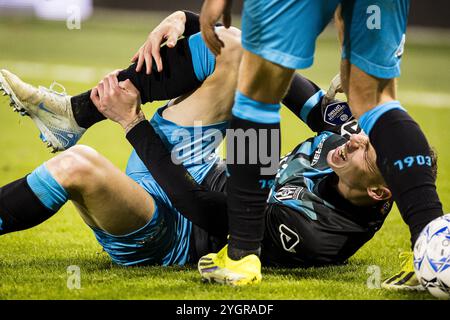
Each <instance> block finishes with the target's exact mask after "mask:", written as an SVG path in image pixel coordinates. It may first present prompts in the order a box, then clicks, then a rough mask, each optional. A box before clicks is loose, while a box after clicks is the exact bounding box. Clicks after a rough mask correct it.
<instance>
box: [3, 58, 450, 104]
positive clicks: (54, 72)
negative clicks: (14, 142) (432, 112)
mask: <svg viewBox="0 0 450 320" xmlns="http://www.w3.org/2000/svg"><path fill="white" fill-rule="evenodd" d="M0 68H2V69H3V68H4V69H8V70H10V71H12V72H14V73H16V74H17V75H19V76H20V77H24V78H28V79H37V80H42V79H48V80H49V84H50V82H52V81H57V82H64V81H71V82H76V83H83V84H89V83H96V82H98V81H99V80H100V79H102V78H103V77H104V76H105V75H106V74H108V73H109V72H111V71H112V70H115V69H117V68H113V67H111V68H95V67H84V66H77V65H69V64H49V63H39V62H27V61H12V60H0ZM40 85H46V84H43V83H40ZM322 87H323V88H327V87H328V84H327V85H322ZM399 100H400V101H401V102H402V103H403V104H404V105H405V107H406V108H408V105H414V106H424V107H429V108H450V93H446V92H429V91H412V90H401V89H400V90H399Z"/></svg>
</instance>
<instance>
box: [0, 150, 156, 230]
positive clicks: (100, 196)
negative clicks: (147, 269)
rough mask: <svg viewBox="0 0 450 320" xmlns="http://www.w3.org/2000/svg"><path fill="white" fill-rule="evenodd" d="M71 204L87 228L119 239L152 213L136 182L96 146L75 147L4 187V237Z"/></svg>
mask: <svg viewBox="0 0 450 320" xmlns="http://www.w3.org/2000/svg"><path fill="white" fill-rule="evenodd" d="M68 200H72V201H73V202H75V203H76V204H77V207H79V208H81V210H80V213H81V216H82V218H83V219H84V220H85V222H86V223H87V224H88V225H89V226H91V227H94V228H99V229H101V230H104V231H105V232H108V233H111V234H115V235H122V234H127V233H130V232H133V231H135V230H137V229H139V228H141V227H143V226H144V225H145V224H146V223H148V221H149V220H150V219H151V218H152V215H153V212H154V203H153V200H152V197H151V196H150V195H149V194H148V193H147V192H146V191H145V190H144V189H143V188H142V187H140V186H139V185H138V184H137V183H136V182H135V181H133V180H132V179H131V178H129V177H127V176H126V175H125V174H124V173H123V172H121V171H120V170H119V169H117V168H116V167H114V165H113V164H112V163H111V162H109V161H108V160H107V159H106V158H104V157H102V156H101V155H100V154H99V153H97V152H96V151H95V150H93V149H92V148H89V147H85V146H76V147H73V148H71V149H69V150H67V151H65V152H64V153H61V154H60V155H58V156H56V157H54V158H52V159H51V160H49V161H47V162H46V163H45V164H43V165H41V166H39V167H38V168H37V169H36V170H34V171H33V172H32V173H31V174H29V175H27V176H25V177H24V178H22V179H19V180H17V181H15V182H13V183H10V184H8V185H6V186H4V187H2V188H0V234H6V233H10V232H13V231H20V230H24V229H28V228H31V227H34V226H36V225H38V224H40V223H42V222H44V221H45V220H47V219H48V218H50V217H51V216H52V215H53V214H55V213H56V212H57V211H58V210H59V209H60V208H61V207H62V206H63V205H64V204H65V203H66V202H67V201H68Z"/></svg>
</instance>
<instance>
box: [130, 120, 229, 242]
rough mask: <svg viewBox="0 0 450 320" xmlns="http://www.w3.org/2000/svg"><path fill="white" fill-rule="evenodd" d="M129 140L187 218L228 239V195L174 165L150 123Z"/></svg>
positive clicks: (140, 126) (144, 123)
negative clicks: (205, 184)
mask: <svg viewBox="0 0 450 320" xmlns="http://www.w3.org/2000/svg"><path fill="white" fill-rule="evenodd" d="M126 137H127V139H128V141H129V142H130V144H131V145H132V146H133V148H134V149H135V150H136V153H137V154H138V156H139V158H140V159H141V160H142V162H143V163H144V164H145V166H146V167H147V169H148V170H149V172H150V173H151V174H152V176H153V178H154V179H155V180H156V182H157V183H158V184H159V185H160V186H161V188H162V189H163V190H164V191H165V193H166V194H167V196H168V197H169V199H170V201H171V202H172V204H173V205H174V207H175V208H177V210H178V211H179V212H180V213H181V214H182V215H183V216H185V217H186V218H187V219H189V220H190V221H192V223H194V224H196V225H197V226H199V227H201V228H202V229H204V230H206V231H207V232H209V233H211V234H214V235H217V236H226V234H227V229H228V219H227V214H226V210H227V207H226V195H225V194H224V193H220V192H213V191H209V190H207V189H206V188H204V187H203V186H201V185H199V184H198V183H197V182H196V181H195V180H194V179H193V178H192V176H191V175H190V174H189V172H188V171H187V170H186V168H185V167H184V166H183V165H177V164H175V163H173V161H172V158H171V152H170V151H169V150H168V149H167V148H166V146H165V145H164V143H163V141H162V140H161V138H160V137H159V135H158V134H157V133H156V132H155V130H154V129H153V127H152V126H151V124H150V123H149V122H148V121H140V122H139V123H137V124H135V125H134V127H133V128H131V129H130V130H129V131H128V133H127V136H126Z"/></svg>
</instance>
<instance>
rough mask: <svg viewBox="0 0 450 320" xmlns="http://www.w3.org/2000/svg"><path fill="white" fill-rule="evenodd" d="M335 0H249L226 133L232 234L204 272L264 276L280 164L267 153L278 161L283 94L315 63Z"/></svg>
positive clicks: (242, 279) (245, 279)
mask: <svg viewBox="0 0 450 320" xmlns="http://www.w3.org/2000/svg"><path fill="white" fill-rule="evenodd" d="M336 5H337V3H336V4H335V3H334V2H330V3H329V4H327V5H324V7H326V13H324V12H322V7H321V6H318V5H317V1H291V2H289V1H288V2H287V4H285V3H283V5H281V2H279V1H271V0H266V1H256V0H255V1H252V0H248V1H245V2H244V11H243V22H242V26H243V31H242V32H243V37H242V45H243V47H244V49H245V51H244V55H243V59H242V63H241V69H240V72H239V82H238V90H237V92H236V96H235V104H234V106H233V110H232V113H233V117H232V120H231V125H230V127H231V129H232V130H233V131H232V132H234V136H232V137H230V134H228V135H227V137H228V147H227V153H228V155H227V162H228V166H227V168H228V173H229V177H228V180H227V181H228V182H227V195H228V201H227V205H228V219H229V232H230V237H229V241H228V246H227V247H226V248H224V250H222V251H221V252H220V253H218V254H217V255H214V254H212V255H207V256H205V257H204V258H202V260H200V262H199V270H200V273H201V274H202V277H203V278H204V279H207V280H213V281H217V282H222V283H228V284H234V285H241V284H248V283H258V282H259V281H260V280H261V273H260V264H259V259H257V257H258V253H259V251H260V245H261V240H262V237H263V232H264V209H265V203H266V200H267V196H268V193H269V191H270V188H271V184H272V183H273V178H274V176H275V171H276V168H277V166H278V163H276V164H275V166H274V168H272V166H271V165H270V164H269V165H268V163H267V159H264V160H265V161H262V160H263V156H262V154H265V156H269V157H270V159H271V160H274V159H276V162H277V161H278V157H279V152H280V114H279V109H280V101H281V100H282V98H283V96H284V95H285V94H286V92H287V89H288V86H289V83H290V81H291V78H292V75H293V73H294V70H295V69H300V68H306V67H309V66H310V65H311V64H312V61H313V53H314V46H315V37H316V36H317V35H318V34H319V33H320V32H321V31H322V29H323V27H324V26H325V25H326V24H327V23H328V20H329V19H328V18H330V17H331V16H332V13H333V12H334V8H335V6H336ZM302 17H305V19H302ZM315 18H316V19H315ZM239 136H240V138H239ZM245 137H247V140H245ZM249 137H252V138H251V139H252V140H251V141H249V140H250V139H248V138H249ZM239 140H241V141H239ZM230 142H231V143H234V145H230ZM239 142H243V143H242V144H239ZM231 152H232V154H233V156H230V154H231ZM242 159H243V161H242ZM269 161H270V160H269ZM250 257H251V258H250ZM253 257H254V258H255V259H254V258H253ZM246 259H248V260H249V261H248V262H245V260H246ZM237 262H242V264H238V263H237ZM249 270H252V272H248V271H249ZM236 275H238V276H236Z"/></svg>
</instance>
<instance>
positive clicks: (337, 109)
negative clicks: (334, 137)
mask: <svg viewBox="0 0 450 320" xmlns="http://www.w3.org/2000/svg"><path fill="white" fill-rule="evenodd" d="M352 117H353V115H352V112H351V111H350V107H349V106H348V104H347V103H346V102H336V103H332V104H329V105H328V106H327V107H326V108H325V112H324V113H323V120H324V121H325V122H326V123H328V124H331V125H332V126H340V125H342V124H344V123H346V122H347V121H349V120H350V119H351V118H352Z"/></svg>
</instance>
